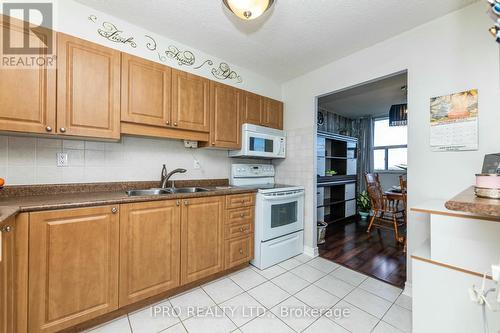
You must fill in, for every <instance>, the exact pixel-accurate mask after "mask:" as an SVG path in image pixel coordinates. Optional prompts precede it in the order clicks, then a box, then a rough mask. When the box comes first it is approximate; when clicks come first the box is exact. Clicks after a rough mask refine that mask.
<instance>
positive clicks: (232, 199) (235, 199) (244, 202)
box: [226, 193, 255, 209]
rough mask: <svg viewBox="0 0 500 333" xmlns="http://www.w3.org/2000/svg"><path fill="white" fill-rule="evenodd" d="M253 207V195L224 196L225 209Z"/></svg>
mask: <svg viewBox="0 0 500 333" xmlns="http://www.w3.org/2000/svg"><path fill="white" fill-rule="evenodd" d="M254 205H255V194H254V193H250V194H235V195H228V196H226V209H231V208H239V207H248V206H254Z"/></svg>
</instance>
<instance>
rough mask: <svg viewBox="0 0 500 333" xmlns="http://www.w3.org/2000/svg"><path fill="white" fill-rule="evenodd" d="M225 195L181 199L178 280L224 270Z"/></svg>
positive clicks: (191, 278)
mask: <svg viewBox="0 0 500 333" xmlns="http://www.w3.org/2000/svg"><path fill="white" fill-rule="evenodd" d="M223 225H224V197H207V198H196V199H184V200H182V223H181V283H182V284H186V283H190V282H194V281H196V280H199V279H202V278H204V277H207V276H210V275H212V274H215V273H218V272H220V271H222V270H223V268H224V262H223V248H224V244H223V238H224V231H223Z"/></svg>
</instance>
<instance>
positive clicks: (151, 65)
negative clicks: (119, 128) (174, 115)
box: [121, 53, 172, 126]
mask: <svg viewBox="0 0 500 333" xmlns="http://www.w3.org/2000/svg"><path fill="white" fill-rule="evenodd" d="M121 66H122V75H121V101H122V104H121V120H122V121H126V122H132V123H136V124H145V125H153V126H169V125H170V124H171V122H170V110H171V95H172V91H171V81H172V69H171V68H170V67H167V66H164V65H161V64H158V63H156V62H152V61H149V60H145V59H142V58H139V57H135V56H132V55H130V54H127V53H122V64H121Z"/></svg>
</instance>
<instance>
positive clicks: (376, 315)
mask: <svg viewBox="0 0 500 333" xmlns="http://www.w3.org/2000/svg"><path fill="white" fill-rule="evenodd" d="M342 313H344V314H345V316H342V315H341V314H342ZM88 332H89V333H90V332H92V333H157V332H162V333H177V332H182V333H186V332H189V333H198V332H203V333H219V332H220V333H224V332H244V333H246V332H251V333H253V332H259V333H266V332H272V333H280V332H292V333H293V332H305V333H322V332H328V333H336V332H354V333H357V332H376V333H392V332H411V299H410V298H409V297H408V296H405V295H402V294H401V289H399V288H396V287H393V286H391V285H388V284H386V283H383V282H380V281H378V280H375V279H372V278H370V277H368V276H366V275H363V274H360V273H357V272H354V271H352V270H350V269H347V268H345V267H342V266H339V265H337V264H335V263H332V262H330V261H328V260H325V259H322V258H315V259H312V260H311V258H309V257H307V256H305V255H299V256H297V257H295V258H292V259H289V260H287V261H285V262H283V263H281V264H279V265H276V266H273V267H271V268H268V269H266V270H263V271H261V270H259V269H257V268H255V267H253V266H250V267H249V268H245V269H243V270H241V271H238V272H236V273H233V274H231V275H229V276H226V277H223V278H220V279H218V280H216V281H212V282H210V283H207V284H206V285H203V286H201V287H197V288H194V289H192V290H189V291H187V292H185V293H182V294H180V295H176V296H173V297H171V298H169V299H168V300H165V301H162V302H161V303H158V304H157V305H155V306H153V307H148V308H145V309H142V310H139V311H136V312H134V313H130V314H128V316H124V317H121V318H119V319H117V320H114V321H112V322H109V323H107V324H105V325H102V326H99V327H96V328H93V329H92V330H90V331H88Z"/></svg>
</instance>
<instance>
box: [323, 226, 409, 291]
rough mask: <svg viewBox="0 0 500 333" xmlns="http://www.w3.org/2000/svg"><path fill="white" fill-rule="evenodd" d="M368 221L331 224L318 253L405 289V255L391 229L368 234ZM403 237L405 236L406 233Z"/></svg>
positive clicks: (375, 230)
mask: <svg viewBox="0 0 500 333" xmlns="http://www.w3.org/2000/svg"><path fill="white" fill-rule="evenodd" d="M367 226H368V222H365V221H361V220H360V219H355V220H348V221H343V222H338V223H334V224H331V225H330V226H329V227H328V229H327V231H326V242H325V244H322V245H319V254H320V256H321V257H323V258H325V259H329V260H332V261H334V262H336V263H337V264H340V265H342V266H346V267H348V268H350V269H353V270H355V271H358V272H360V273H364V274H367V275H370V276H372V277H374V278H377V279H379V280H382V281H384V282H387V283H390V284H392V285H395V286H397V287H400V288H403V287H404V283H405V281H406V254H405V253H404V252H403V247H402V246H401V245H397V244H396V241H395V240H394V233H393V232H391V231H390V230H379V229H373V230H372V232H371V233H370V234H368V233H367V232H366V228H367ZM403 234H406V232H404V233H403Z"/></svg>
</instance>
